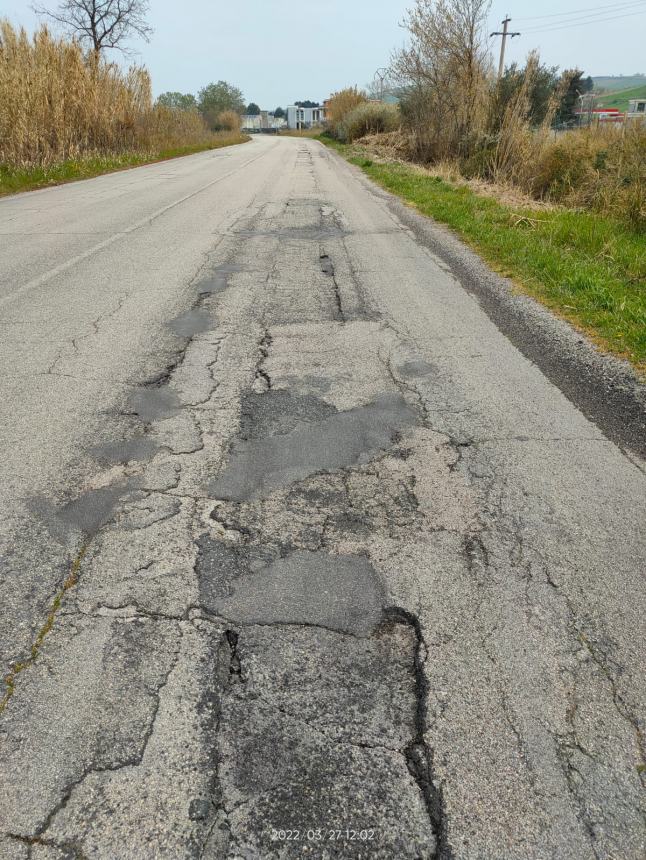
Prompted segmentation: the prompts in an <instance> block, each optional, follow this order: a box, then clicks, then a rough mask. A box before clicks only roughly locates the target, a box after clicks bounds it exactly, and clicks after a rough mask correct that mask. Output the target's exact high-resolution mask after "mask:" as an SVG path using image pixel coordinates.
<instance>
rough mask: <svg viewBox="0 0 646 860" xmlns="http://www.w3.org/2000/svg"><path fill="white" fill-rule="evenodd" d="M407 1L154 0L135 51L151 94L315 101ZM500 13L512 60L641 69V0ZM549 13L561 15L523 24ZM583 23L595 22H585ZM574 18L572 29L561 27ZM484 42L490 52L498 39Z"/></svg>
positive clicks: (514, 1)
mask: <svg viewBox="0 0 646 860" xmlns="http://www.w3.org/2000/svg"><path fill="white" fill-rule="evenodd" d="M51 2H52V3H55V2H56V0H51ZM29 5H30V4H29V3H28V2H25V0H0V15H4V16H6V17H8V18H9V20H10V21H12V23H14V24H22V25H24V26H25V27H27V28H28V29H33V26H34V23H35V21H36V18H35V16H34V14H33V13H32V12H31V11H30V9H29ZM410 5H411V2H410V0H237V2H232V0H226V2H225V0H223V2H218V0H184V2H181V3H178V2H177V0H151V3H150V6H151V10H150V16H149V18H150V23H151V24H152V25H153V27H154V28H155V33H154V35H153V37H152V40H151V42H150V44H148V45H147V44H145V43H144V44H142V43H132V47H133V48H136V49H137V51H138V52H139V56H138V59H139V61H140V62H143V63H145V65H147V66H148V68H149V70H150V72H151V74H152V79H153V87H154V91H155V93H156V94H158V93H160V92H163V91H165V90H179V91H181V92H193V93H196V92H197V90H198V89H199V88H200V87H201V86H203V85H204V84H206V83H208V82H210V81H216V80H219V79H224V80H228V81H230V82H231V83H234V84H236V85H237V86H239V87H240V88H241V89H242V90H243V92H244V95H245V98H246V99H247V101H252V100H253V101H255V102H257V103H258V104H260V106H261V107H262V108H266V109H273V108H274V107H276V106H278V105H283V106H284V105H285V104H287V103H292V102H294V101H295V100H298V99H313V100H316V101H319V100H322V99H323V98H325V97H326V96H327V95H328V94H329V93H330V92H331V91H333V90H337V89H340V88H341V87H344V86H347V85H349V84H358V85H359V86H363V85H365V84H366V83H367V82H368V81H370V80H371V79H372V77H373V74H374V72H375V70H376V69H377V68H379V67H381V66H386V65H388V61H389V58H390V55H391V52H392V50H393V49H395V48H397V47H400V46H401V45H402V44H403V42H404V40H405V37H406V34H405V31H404V30H402V29H401V27H400V26H399V24H400V22H401V21H402V19H403V17H404V12H405V9H406V8H407V7H408V6H410ZM587 10H594V11H592V12H588V11H587ZM637 11H640V14H635V12H637ZM570 12H572V13H573V14H572V15H571V16H570V15H568V14H564V13H570ZM506 13H509V14H510V15H511V17H512V24H511V28H512V29H514V30H520V31H521V32H522V33H523V35H521V36H520V37H518V38H515V39H513V40H511V42H508V45H509V49H508V53H507V59H508V60H509V61H511V60H522V59H523V58H524V57H525V55H526V54H527V52H528V51H529V50H530V49H531V48H535V47H538V48H540V52H541V57H542V59H543V60H544V61H545V62H547V63H549V64H550V65H557V66H560V67H561V68H565V67H568V68H571V67H573V66H578V67H579V68H581V69H583V70H584V71H585V72H586V74H592V75H595V74H596V75H606V74H625V75H628V74H633V73H635V72H640V71H641V72H646V59H645V57H646V50H645V45H646V0H632V2H631V0H625V2H623V3H621V2H619V0H612V2H607V0H606V2H604V0H542V2H540V3H537V2H536V0H494V1H493V4H492V9H491V24H490V28H489V29H490V30H494V29H500V21H501V19H502V18H503V17H504V16H505V14H506ZM550 14H552V15H557V16H558V17H540V18H534V19H530V16H548V15H550ZM590 18H594V19H595V20H594V21H593V22H592V23H590V24H584V23H583V21H586V20H589V19H590ZM610 18H614V20H603V19H610ZM573 21H576V24H575V26H567V27H565V25H566V24H568V25H571V24H572V22H573ZM556 28H560V29H556ZM541 29H542V30H543V31H542V32H541V31H540V30H541ZM491 42H492V49H493V50H494V51H495V52H496V56H497V52H498V50H499V45H500V41H499V39H492V40H491Z"/></svg>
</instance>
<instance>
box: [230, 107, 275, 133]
mask: <svg viewBox="0 0 646 860" xmlns="http://www.w3.org/2000/svg"><path fill="white" fill-rule="evenodd" d="M240 120H241V126H240V127H241V129H242V131H246V132H250V133H252V134H253V133H254V132H256V133H261V132H276V131H279V130H280V129H281V128H285V126H286V123H285V120H284V119H283V118H282V117H275V116H274V115H273V113H268V112H267V111H266V110H263V111H260V113H259V114H243V115H242V116H241V117H240Z"/></svg>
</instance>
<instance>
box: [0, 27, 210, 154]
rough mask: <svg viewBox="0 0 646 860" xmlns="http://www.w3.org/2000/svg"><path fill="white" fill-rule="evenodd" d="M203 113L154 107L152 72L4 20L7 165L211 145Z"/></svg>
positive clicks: (2, 113)
mask: <svg viewBox="0 0 646 860" xmlns="http://www.w3.org/2000/svg"><path fill="white" fill-rule="evenodd" d="M208 137H209V132H208V131H207V129H206V127H205V125H204V122H203V120H202V118H201V117H200V116H199V114H197V113H196V112H188V111H175V110H170V109H168V108H163V107H153V104H152V96H151V85H150V77H149V75H148V72H147V71H146V70H145V69H143V68H140V67H137V66H133V67H131V68H130V69H128V70H127V71H124V70H122V69H121V68H119V66H117V65H116V64H114V63H109V62H107V61H105V60H103V59H102V58H99V57H96V55H95V54H94V53H90V54H86V53H85V52H84V51H83V50H82V48H81V47H80V46H79V45H78V44H77V43H76V42H74V41H69V40H67V39H59V38H55V37H54V36H52V35H51V34H50V32H49V31H48V30H47V28H46V27H42V28H41V29H39V30H38V31H37V32H36V33H35V34H34V36H33V38H31V39H30V38H29V37H28V36H27V34H26V33H25V31H24V30H19V31H16V30H15V29H14V28H13V27H12V26H11V24H10V23H9V22H8V21H5V20H2V21H0V165H5V166H7V167H12V168H29V167H35V166H48V165H51V164H54V163H57V162H62V161H66V160H68V159H77V158H82V157H85V156H97V155H109V154H110V155H111V154H122V153H125V152H154V151H159V150H162V149H169V148H173V147H180V146H194V145H198V144H206V143H207V138H208Z"/></svg>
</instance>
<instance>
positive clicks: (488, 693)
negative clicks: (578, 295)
mask: <svg viewBox="0 0 646 860" xmlns="http://www.w3.org/2000/svg"><path fill="white" fill-rule="evenodd" d="M0 233H1V234H2V243H1V245H0V325H1V326H2V340H1V341H0V368H1V375H0V378H1V380H2V407H1V413H2V415H1V423H0V440H1V443H2V452H3V461H2V467H1V475H2V481H1V482H0V501H1V504H2V511H3V516H2V520H1V522H0V563H1V565H2V589H1V591H0V662H1V665H2V675H3V676H4V686H3V690H2V693H1V695H2V696H3V699H2V705H1V706H0V707H1V713H0V857H1V858H3V860H4V858H7V860H23V858H33V860H62V858H67V857H87V858H90V857H92V858H114V857H120V858H149V857H167V858H198V857H199V858H272V857H276V858H289V857H357V858H360V857H383V858H395V857H396V858H431V857H439V858H474V860H475V858H478V860H480V858H504V860H513V858H519V860H521V858H523V860H524V859H525V858H573V857H576V858H577V860H585V858H591V860H601V858H607V860H611V859H612V860H618V858H626V860H627V859H628V858H635V860H636V859H637V858H643V857H644V855H645V854H646V824H645V812H646V810H645V801H644V799H645V795H644V783H645V782H646V738H645V727H644V715H645V713H646V710H645V706H646V682H645V678H646V665H645V663H646V660H645V650H644V641H645V639H644V634H645V632H646V630H645V627H646V605H645V589H644V579H643V577H644V571H645V570H646V534H645V531H646V530H645V529H644V510H645V505H644V503H645V502H646V475H645V471H644V461H643V460H642V459H641V455H642V454H643V450H644V448H643V446H644V438H643V436H642V430H643V427H644V388H643V387H642V386H640V385H639V383H638V382H637V381H636V380H635V379H634V377H633V376H632V374H631V373H630V372H629V371H628V370H627V369H626V368H625V367H624V366H623V365H621V364H620V363H618V362H614V361H612V360H610V359H607V358H605V357H603V356H600V355H599V354H598V353H596V352H595V351H594V350H593V348H592V347H590V346H589V345H588V344H585V343H583V342H582V341H581V338H580V337H579V336H578V335H577V334H576V333H574V332H572V331H571V330H570V329H568V328H567V327H566V326H565V325H564V324H563V323H561V322H558V321H556V320H553V319H552V318H551V317H550V316H549V314H547V312H545V311H543V310H541V309H540V308H538V307H537V306H535V305H534V304H533V303H532V302H530V301H529V300H527V299H523V298H521V297H516V296H514V295H513V294H512V293H511V292H510V290H509V287H508V285H506V284H505V282H504V281H502V280H501V279H498V278H497V277H495V276H494V275H492V274H491V273H490V272H488V271H487V270H486V269H485V267H484V266H483V265H481V264H480V263H479V262H478V261H477V259H476V258H475V257H474V255H472V254H470V252H468V251H467V250H466V249H464V248H462V247H461V246H460V245H459V243H457V242H456V241H455V240H454V239H452V238H451V237H450V236H448V235H447V234H446V233H445V232H444V231H442V230H441V229H440V228H438V227H436V226H435V225H433V224H431V223H430V222H427V221H424V219H422V218H420V217H418V216H417V215H415V213H413V212H411V211H410V210H405V209H404V207H402V206H401V205H400V204H398V203H396V202H395V201H393V200H392V199H391V198H390V197H389V196H388V195H385V194H384V193H383V192H381V191H378V190H377V189H376V188H374V187H373V186H371V185H370V184H369V183H368V182H367V180H366V179H365V178H364V177H362V176H361V175H360V174H359V173H358V171H356V170H355V169H353V168H351V167H350V166H349V165H347V164H346V163H345V162H342V161H341V160H340V159H339V158H338V157H337V156H336V155H334V154H332V153H330V152H329V151H327V150H325V149H324V148H323V147H322V146H321V145H320V144H318V143H316V142H313V141H310V140H305V139H292V138H280V139H265V138H259V139H256V140H254V141H253V142H252V143H251V144H248V145H245V146H241V147H235V148H231V149H227V150H218V151H216V152H211V153H204V154H200V155H195V156H191V157H188V158H184V159H178V160H175V161H171V162H167V163H162V164H157V165H151V166H148V167H143V168H139V169H136V170H130V171H126V172H123V173H118V174H115V175H111V176H104V177H100V178H97V179H93V180H90V181H87V182H80V183H77V184H73V185H69V186H65V187H60V188H54V189H48V190H46V191H40V192H34V193H30V194H23V195H19V196H17V197H13V198H6V199H4V200H0ZM458 258H459V259H458ZM456 261H457V262H456ZM529 331H531V338H530V337H529V336H528V335H527V332H529ZM523 332H524V334H523ZM557 353H558V354H559V355H561V356H563V357H562V359H560V360H558V361H557V360H556V359H555V355H556V354H557ZM577 379H582V380H584V382H582V383H581V385H578V384H576V380H577ZM564 392H565V393H564ZM608 392H610V393H608ZM566 394H567V396H566ZM609 403H611V404H612V409H610V408H609V406H608V404H609ZM622 416H625V420H623V421H622Z"/></svg>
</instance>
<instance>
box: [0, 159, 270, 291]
mask: <svg viewBox="0 0 646 860" xmlns="http://www.w3.org/2000/svg"><path fill="white" fill-rule="evenodd" d="M276 146H277V144H275V143H274V145H273V146H272V147H270V148H269V149H267V150H265V152H261V153H260V154H259V155H256V156H255V157H254V158H250V159H249V161H245V162H244V164H241V165H240V166H239V167H236V168H235V169H234V170H230V171H229V172H228V173H225V174H224V175H223V176H219V177H218V178H217V179H213V180H211V182H208V183H207V184H206V185H203V186H202V187H201V188H198V189H197V190H196V191H192V192H191V193H190V194H186V195H185V196H184V197H180V199H179V200H175V201H173V203H169V204H168V205H167V206H163V207H162V208H161V209H157V211H155V212H153V213H152V214H151V215H146V216H145V217H143V218H141V219H140V220H139V221H137V222H136V223H134V224H133V225H132V226H131V227H128V229H127V230H120V231H119V232H118V233H113V234H112V236H109V237H108V238H107V239H104V240H103V242H99V243H98V244H96V245H94V246H93V247H92V248H88V250H87V251H83V253H81V254H78V255H77V256H76V257H72V258H71V259H69V260H67V261H66V262H65V263H61V264H60V265H59V266H55V267H54V268H53V269H50V270H49V271H48V272H45V273H44V274H42V275H39V276H38V277H37V278H34V279H33V280H32V281H28V282H27V283H26V284H23V285H22V287H18V289H16V290H14V291H13V292H12V293H10V294H9V295H8V296H4V298H0V307H4V305H6V304H9V303H10V302H11V301H13V300H14V299H17V298H18V297H19V296H22V295H24V294H25V293H28V292H30V290H34V289H36V288H37V287H41V286H42V285H43V284H46V283H47V281H50V280H51V279H52V278H55V277H56V276H57V275H60V274H62V273H63V272H67V271H68V270H69V269H72V268H74V266H76V265H77V264H78V263H82V262H83V260H87V259H88V258H89V257H91V256H92V255H93V254H96V253H97V252H98V251H102V250H103V249H104V248H108V247H109V246H110V245H113V244H114V243H115V242H116V241H117V240H118V239H121V238H123V237H124V236H129V235H130V234H131V233H135V232H136V231H137V230H140V229H141V228H142V227H145V226H146V225H147V224H152V222H153V221H156V220H157V219H158V218H160V217H161V216H162V215H165V214H166V212H169V211H170V210H171V209H174V208H175V207H176V206H180V205H181V204H182V203H186V201H187V200H190V199H191V198H193V197H197V195H198V194H201V193H202V192H203V191H207V190H208V189H209V188H212V187H213V186H214V185H217V184H218V182H223V181H224V180H225V179H228V178H229V177H230V176H233V175H234V174H235V173H238V172H239V171H240V170H243V169H244V168H245V167H247V166H248V165H249V164H253V162H254V161H258V159H259V158H262V157H263V156H265V155H267V154H268V153H269V152H271V150H272V149H274V148H275V147H276Z"/></svg>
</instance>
